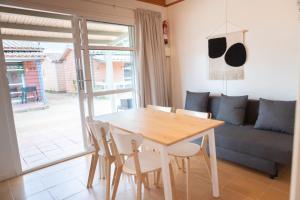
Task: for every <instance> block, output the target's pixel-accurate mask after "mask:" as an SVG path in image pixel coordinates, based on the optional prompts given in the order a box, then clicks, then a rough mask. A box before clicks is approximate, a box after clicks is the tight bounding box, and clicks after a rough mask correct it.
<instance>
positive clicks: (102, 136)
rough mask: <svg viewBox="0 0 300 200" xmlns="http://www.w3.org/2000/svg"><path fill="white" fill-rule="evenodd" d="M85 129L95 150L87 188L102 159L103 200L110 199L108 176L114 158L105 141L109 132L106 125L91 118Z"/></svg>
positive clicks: (87, 120)
mask: <svg viewBox="0 0 300 200" xmlns="http://www.w3.org/2000/svg"><path fill="white" fill-rule="evenodd" d="M86 127H87V131H88V134H89V137H90V139H91V142H92V144H93V146H94V148H95V151H94V152H93V154H92V160H91V166H90V171H89V176H88V182H87V187H88V188H90V187H92V184H93V180H94V176H95V171H96V167H97V163H98V160H99V157H101V158H103V159H102V160H103V161H104V163H103V164H104V165H105V177H106V194H105V195H106V196H105V199H106V200H109V199H110V185H111V183H110V175H111V165H112V164H113V163H114V162H115V157H114V156H113V155H112V152H111V150H110V147H109V141H108V140H107V135H108V131H109V124H108V123H101V122H99V121H97V122H96V121H93V120H92V119H91V118H87V119H86Z"/></svg>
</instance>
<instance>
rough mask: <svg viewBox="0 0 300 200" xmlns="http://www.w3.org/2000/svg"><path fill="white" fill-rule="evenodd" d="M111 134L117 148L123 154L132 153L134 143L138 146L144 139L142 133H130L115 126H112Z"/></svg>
mask: <svg viewBox="0 0 300 200" xmlns="http://www.w3.org/2000/svg"><path fill="white" fill-rule="evenodd" d="M111 135H112V139H113V142H114V143H115V145H116V150H117V151H118V153H119V154H121V155H131V154H132V153H133V148H132V145H133V143H134V144H135V146H136V148H138V147H139V146H140V145H141V144H142V141H143V139H144V137H143V136H142V135H141V134H135V133H130V132H127V131H125V130H121V129H119V128H116V127H113V126H111Z"/></svg>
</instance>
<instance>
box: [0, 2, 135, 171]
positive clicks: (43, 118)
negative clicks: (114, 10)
mask: <svg viewBox="0 0 300 200" xmlns="http://www.w3.org/2000/svg"><path fill="white" fill-rule="evenodd" d="M0 25H1V26H0V31H1V32H0V36H1V39H2V41H1V42H2V44H3V48H1V50H0V51H1V54H2V55H4V57H5V66H1V67H3V68H5V70H6V77H1V78H6V79H7V84H8V88H9V91H6V92H7V94H8V93H9V95H10V100H11V105H12V111H11V112H12V113H13V116H14V124H15V132H16V135H17V140H18V147H19V154H20V161H21V164H22V171H28V170H32V169H35V168H39V167H43V166H47V165H49V164H53V163H54V162H59V161H62V160H64V159H68V158H71V157H74V156H78V155H82V154H84V153H86V152H88V151H89V150H90V148H91V145H90V144H89V139H88V136H87V134H86V129H85V118H86V117H87V116H90V117H94V116H97V115H102V114H107V113H112V112H121V111H125V110H129V109H132V108H135V107H136V104H137V102H136V90H135V43H134V41H135V40H134V27H133V26H130V25H120V24H112V23H104V22H99V21H91V20H88V19H86V18H83V17H77V16H71V15H63V14H56V13H47V12H41V11H33V10H23V9H17V8H8V7H0ZM14 148H16V147H14Z"/></svg>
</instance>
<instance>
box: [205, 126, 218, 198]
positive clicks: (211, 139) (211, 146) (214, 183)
mask: <svg viewBox="0 0 300 200" xmlns="http://www.w3.org/2000/svg"><path fill="white" fill-rule="evenodd" d="M208 139H209V154H210V166H211V181H212V191H213V197H219V196H220V191H219V178H218V168H217V156H216V144H215V132H214V129H212V130H211V131H210V133H209V134H208Z"/></svg>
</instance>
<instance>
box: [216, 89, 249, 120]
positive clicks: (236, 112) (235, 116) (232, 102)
mask: <svg viewBox="0 0 300 200" xmlns="http://www.w3.org/2000/svg"><path fill="white" fill-rule="evenodd" d="M247 101H248V96H225V95H222V96H221V99H220V105H219V111H218V115H217V119H219V120H224V121H225V122H227V123H230V124H235V125H242V124H243V123H244V118H245V112H246V106H247Z"/></svg>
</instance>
